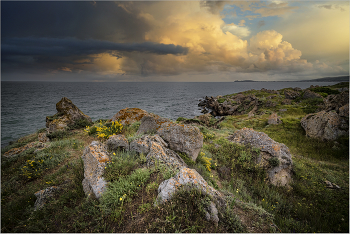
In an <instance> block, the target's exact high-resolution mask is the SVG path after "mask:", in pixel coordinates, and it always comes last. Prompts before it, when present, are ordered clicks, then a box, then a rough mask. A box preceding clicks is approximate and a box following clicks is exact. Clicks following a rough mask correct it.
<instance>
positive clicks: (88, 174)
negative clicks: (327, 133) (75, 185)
mask: <svg viewBox="0 0 350 234" xmlns="http://www.w3.org/2000/svg"><path fill="white" fill-rule="evenodd" d="M81 157H82V159H83V161H84V180H83V182H82V184H83V189H84V192H85V194H86V195H92V196H95V197H96V198H100V197H101V195H102V193H103V192H104V191H105V190H106V186H107V182H106V181H105V180H104V178H103V177H102V175H103V173H104V170H105V167H106V165H107V162H109V161H110V159H109V156H108V152H107V147H106V145H104V144H102V143H100V142H98V141H93V142H91V144H90V145H89V146H87V147H86V148H85V149H84V154H83V155H82V156H81Z"/></svg>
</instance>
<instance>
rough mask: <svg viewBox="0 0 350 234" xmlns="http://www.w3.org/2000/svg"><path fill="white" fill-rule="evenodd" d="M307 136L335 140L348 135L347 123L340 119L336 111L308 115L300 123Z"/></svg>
mask: <svg viewBox="0 0 350 234" xmlns="http://www.w3.org/2000/svg"><path fill="white" fill-rule="evenodd" d="M300 124H301V126H302V127H303V128H304V130H305V132H306V135H307V136H309V137H312V138H318V139H321V140H335V139H337V138H338V137H339V136H342V135H346V134H348V130H349V126H348V124H347V122H346V121H345V120H344V119H342V118H340V116H339V115H338V114H337V113H336V112H335V111H329V112H327V111H320V112H318V113H313V114H308V115H306V116H305V117H304V118H302V119H301V121H300Z"/></svg>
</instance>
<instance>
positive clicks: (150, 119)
mask: <svg viewBox="0 0 350 234" xmlns="http://www.w3.org/2000/svg"><path fill="white" fill-rule="evenodd" d="M166 122H171V121H170V120H169V119H166V118H162V117H160V116H159V115H155V114H150V115H147V116H144V117H142V119H141V124H140V126H139V129H138V130H137V132H136V134H144V133H151V132H153V133H155V132H156V131H157V130H158V129H159V128H160V126H161V125H162V124H163V123H166Z"/></svg>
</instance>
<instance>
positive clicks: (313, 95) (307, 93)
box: [303, 89, 322, 99]
mask: <svg viewBox="0 0 350 234" xmlns="http://www.w3.org/2000/svg"><path fill="white" fill-rule="evenodd" d="M309 98H322V96H321V95H319V94H318V93H315V92H312V91H310V90H309V89H307V90H305V92H304V94H303V99H309Z"/></svg>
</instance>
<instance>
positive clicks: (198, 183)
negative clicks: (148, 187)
mask: <svg viewBox="0 0 350 234" xmlns="http://www.w3.org/2000/svg"><path fill="white" fill-rule="evenodd" d="M181 188H191V189H193V188H195V189H198V190H200V191H202V192H203V193H204V194H208V195H210V196H212V197H213V198H214V200H215V201H216V202H217V203H221V204H225V202H224V195H223V194H221V193H220V192H219V191H217V190H215V189H214V188H213V187H211V186H209V185H208V183H207V182H206V181H205V180H204V179H203V177H202V176H201V175H200V174H199V173H198V172H197V171H196V170H194V169H190V168H182V169H181V170H180V171H179V172H178V173H177V174H176V175H175V176H174V177H172V178H170V179H168V180H165V181H163V182H162V183H161V184H160V185H159V187H158V196H157V199H156V202H155V204H154V205H159V204H162V203H164V202H166V201H168V200H170V199H171V198H172V197H173V196H174V194H175V193H176V192H178V191H179V190H180V189H181ZM219 208H220V207H219ZM206 218H207V219H208V220H212V221H214V223H215V224H216V225H217V223H218V222H219V217H218V210H217V208H216V205H215V203H214V202H211V203H210V204H209V206H208V208H207V212H206Z"/></svg>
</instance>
